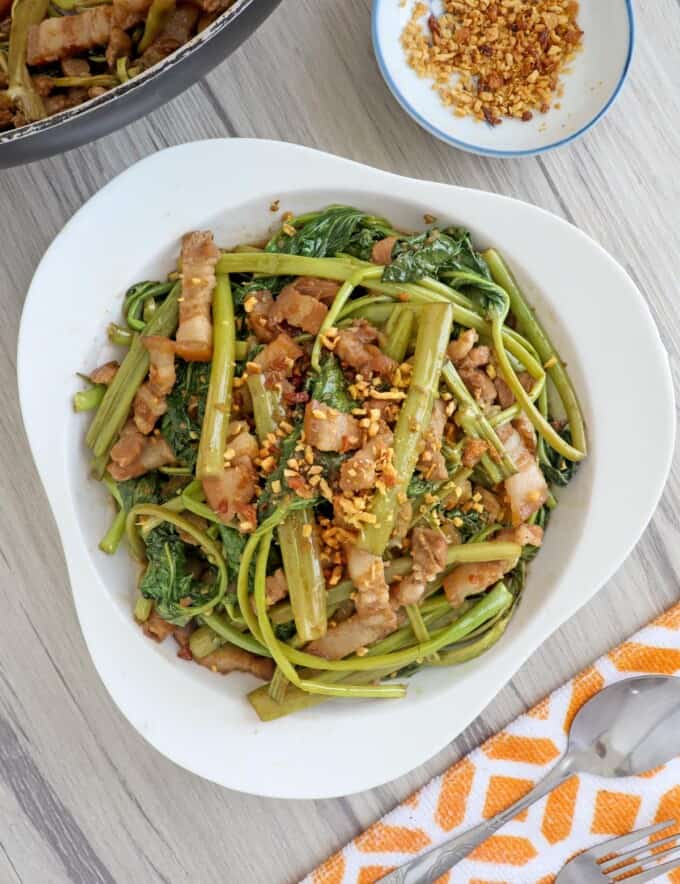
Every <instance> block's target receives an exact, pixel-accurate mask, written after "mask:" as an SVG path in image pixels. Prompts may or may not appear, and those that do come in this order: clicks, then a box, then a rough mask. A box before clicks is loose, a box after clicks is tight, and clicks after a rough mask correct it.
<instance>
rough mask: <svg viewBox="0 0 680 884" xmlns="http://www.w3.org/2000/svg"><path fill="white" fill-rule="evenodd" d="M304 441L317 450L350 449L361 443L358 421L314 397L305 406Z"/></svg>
mask: <svg viewBox="0 0 680 884" xmlns="http://www.w3.org/2000/svg"><path fill="white" fill-rule="evenodd" d="M304 430H305V441H306V442H308V443H309V444H310V445H312V446H313V447H314V448H317V449H318V450H319V451H340V452H342V453H344V452H346V451H352V450H353V449H355V448H358V447H359V445H360V444H361V429H360V427H359V422H358V421H357V420H356V418H353V417H352V415H351V414H345V413H344V412H342V411H338V410H337V408H331V407H330V406H329V405H324V404H323V403H322V402H319V401H318V400H316V399H312V400H311V401H310V402H308V403H307V406H306V408H305V422H304Z"/></svg>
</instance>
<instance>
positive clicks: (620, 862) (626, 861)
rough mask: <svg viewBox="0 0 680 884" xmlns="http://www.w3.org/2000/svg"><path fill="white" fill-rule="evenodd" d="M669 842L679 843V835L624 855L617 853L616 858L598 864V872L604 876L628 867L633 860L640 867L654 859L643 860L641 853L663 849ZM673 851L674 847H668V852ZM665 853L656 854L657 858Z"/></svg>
mask: <svg viewBox="0 0 680 884" xmlns="http://www.w3.org/2000/svg"><path fill="white" fill-rule="evenodd" d="M671 841H675V842H677V841H680V834H679V833H676V834H675V835H669V836H668V837H667V838H662V839H661V840H660V841H653V842H652V843H651V844H642V845H640V846H639V847H633V848H632V850H628V851H626V853H619V854H617V855H616V856H612V857H611V858H610V859H606V860H604V861H603V862H602V863H600V871H601V872H604V874H605V875H606V874H609V873H610V872H613V871H614V870H616V871H618V870H619V866H626V865H630V863H631V862H632V861H633V860H637V863H638V865H640V864H642V863H643V862H647V860H648V859H653V858H654V856H649V857H647V858H643V857H641V855H640V854H641V853H644V852H646V851H651V850H656V849H657V848H659V847H663V846H664V844H669V843H670V842H671ZM673 849H675V845H674V846H673V847H669V850H673ZM665 852H666V851H663V852H662V853H660V854H657V856H663V854H664V853H665ZM622 871H623V869H622Z"/></svg>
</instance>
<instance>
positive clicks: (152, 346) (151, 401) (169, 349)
mask: <svg viewBox="0 0 680 884" xmlns="http://www.w3.org/2000/svg"><path fill="white" fill-rule="evenodd" d="M142 344H143V345H144V347H145V349H146V351H147V352H148V354H149V379H148V381H145V382H144V383H143V384H142V386H141V387H140V388H139V390H137V393H136V394H135V399H134V402H133V404H132V413H133V415H134V422H135V426H136V427H137V429H138V430H139V432H140V433H144V434H145V435H147V434H149V433H150V432H151V431H152V430H153V428H154V426H155V425H156V421H157V420H158V418H159V417H161V415H163V414H165V412H166V411H167V410H168V405H167V402H166V398H167V396H168V394H169V393H170V392H171V390H172V388H173V387H174V386H175V342H174V341H171V340H170V338H166V337H162V336H161V335H148V336H147V337H144V338H142Z"/></svg>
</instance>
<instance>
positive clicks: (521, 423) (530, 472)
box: [497, 415, 549, 525]
mask: <svg viewBox="0 0 680 884" xmlns="http://www.w3.org/2000/svg"><path fill="white" fill-rule="evenodd" d="M497 433H498V438H499V439H500V440H501V442H502V443H503V445H504V447H505V450H506V451H507V453H508V454H509V455H510V457H511V458H512V461H513V463H514V464H515V466H516V467H517V473H515V474H514V475H513V476H510V478H508V479H506V480H505V491H506V494H507V496H508V499H509V500H510V511H511V513H512V523H513V525H520V524H521V523H522V522H525V521H526V520H527V519H528V518H529V517H530V516H531V515H533V513H535V512H538V510H539V509H540V508H541V507H542V506H543V504H544V503H545V502H546V500H547V499H548V494H549V489H548V483H547V482H546V481H545V476H544V475H543V472H542V471H541V468H540V467H539V465H538V463H537V462H536V433H535V431H534V428H533V426H532V425H531V422H530V421H529V420H528V419H527V418H526V417H525V416H524V415H520V416H519V417H518V418H516V419H515V420H514V421H513V422H512V423H511V424H510V423H508V424H503V425H502V426H500V427H498V429H497Z"/></svg>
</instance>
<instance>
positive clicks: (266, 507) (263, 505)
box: [257, 423, 302, 522]
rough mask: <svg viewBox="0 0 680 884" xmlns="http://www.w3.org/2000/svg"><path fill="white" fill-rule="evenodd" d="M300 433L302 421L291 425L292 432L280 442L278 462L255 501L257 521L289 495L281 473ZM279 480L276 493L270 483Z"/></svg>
mask: <svg viewBox="0 0 680 884" xmlns="http://www.w3.org/2000/svg"><path fill="white" fill-rule="evenodd" d="M301 435H302V423H298V424H297V425H296V426H295V427H293V432H292V433H290V435H289V436H286V438H285V439H284V440H283V442H282V443H281V454H280V456H279V462H278V465H277V467H276V469H275V470H274V472H273V473H270V474H269V476H267V481H266V482H265V486H264V489H263V490H262V494H261V495H260V497H259V499H258V502H257V511H258V521H259V522H262V520H263V519H266V518H267V517H268V516H270V515H271V514H272V512H273V511H274V510H275V509H276V507H277V506H278V504H279V503H281V502H282V501H283V500H284V499H285V498H288V497H290V495H291V493H292V492H291V489H290V488H289V487H288V482H287V480H286V477H285V476H284V475H283V471H284V469H286V461H287V460H289V459H290V458H291V457H293V455H294V454H295V446H296V445H297V443H298V442H299V441H300V436H301ZM277 481H278V482H279V483H280V487H281V491H280V492H278V493H276V492H275V491H274V490H273V488H272V485H273V484H274V482H277Z"/></svg>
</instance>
